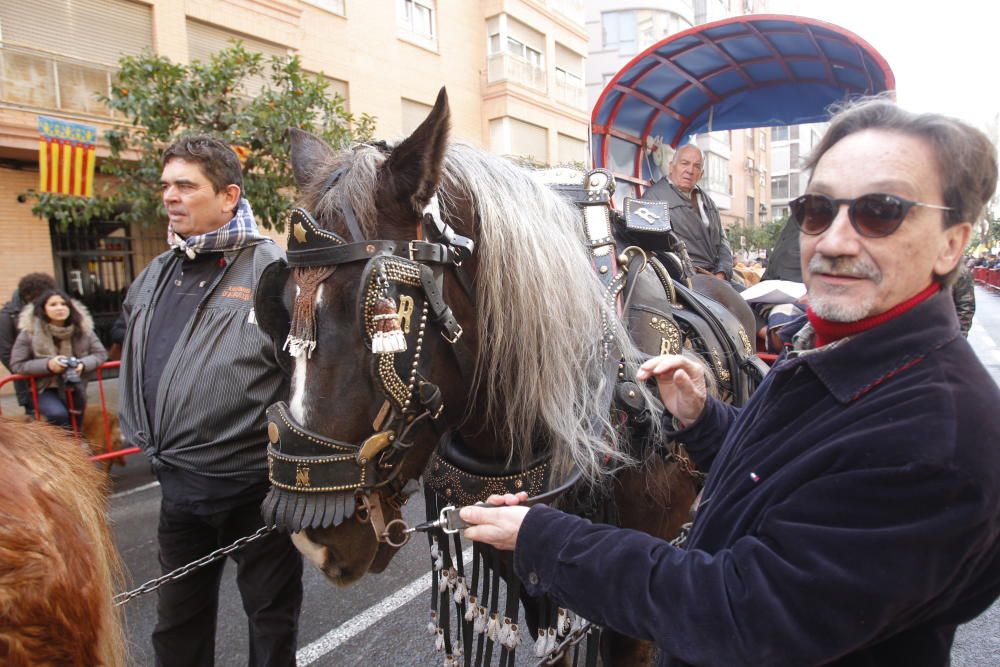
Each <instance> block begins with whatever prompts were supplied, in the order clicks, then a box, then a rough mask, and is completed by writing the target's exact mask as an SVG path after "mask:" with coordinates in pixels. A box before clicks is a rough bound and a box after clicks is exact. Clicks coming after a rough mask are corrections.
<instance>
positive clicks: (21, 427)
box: [0, 418, 126, 667]
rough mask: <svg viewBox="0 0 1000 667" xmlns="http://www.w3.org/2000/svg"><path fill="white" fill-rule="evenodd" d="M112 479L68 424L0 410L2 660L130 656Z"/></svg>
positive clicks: (112, 662) (118, 660)
mask: <svg viewBox="0 0 1000 667" xmlns="http://www.w3.org/2000/svg"><path fill="white" fill-rule="evenodd" d="M107 484H108V480H107V477H106V476H105V475H103V474H102V473H100V472H99V471H98V470H97V469H96V468H95V467H94V466H93V464H91V463H90V462H89V461H88V460H87V458H86V456H85V455H84V453H83V452H82V450H81V448H80V445H79V443H78V442H77V441H76V440H75V439H74V438H73V437H71V436H70V435H69V434H68V433H66V432H65V430H63V429H61V428H57V427H54V426H51V425H48V424H43V423H23V422H21V421H17V420H10V419H6V418H0V515H2V516H3V521H0V656H2V658H3V664H5V665H9V666H18V665H24V666H28V665H79V666H80V667H84V666H89V665H103V666H106V667H124V665H125V664H126V655H125V641H124V636H123V634H122V626H121V618H120V616H119V614H118V612H117V611H116V610H115V608H114V607H113V605H112V595H113V594H114V590H115V589H116V588H117V584H119V583H120V582H121V581H122V568H121V562H120V560H119V557H118V553H117V551H116V549H115V546H114V542H113V540H112V537H111V531H110V529H109V528H108V524H107V520H106V516H105V513H106V511H107V488H106V487H107Z"/></svg>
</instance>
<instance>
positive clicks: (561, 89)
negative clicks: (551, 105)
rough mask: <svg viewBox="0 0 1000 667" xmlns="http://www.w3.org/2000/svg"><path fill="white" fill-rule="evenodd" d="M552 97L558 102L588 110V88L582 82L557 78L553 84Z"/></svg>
mask: <svg viewBox="0 0 1000 667" xmlns="http://www.w3.org/2000/svg"><path fill="white" fill-rule="evenodd" d="M552 97H554V98H555V100H556V101H557V102H562V103H563V104H565V105H567V106H570V107H573V108H574V109H579V110H581V111H586V110H587V90H586V88H584V87H583V85H582V84H579V83H576V82H573V81H560V80H559V79H558V78H556V80H555V82H554V83H553V86H552Z"/></svg>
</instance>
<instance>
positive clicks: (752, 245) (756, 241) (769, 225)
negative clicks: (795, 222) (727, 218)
mask: <svg viewBox="0 0 1000 667" xmlns="http://www.w3.org/2000/svg"><path fill="white" fill-rule="evenodd" d="M786 222H788V218H777V219H775V220H769V221H767V222H764V223H761V224H759V225H748V224H745V223H740V224H736V225H733V226H732V227H730V228H729V229H728V230H727V231H726V238H728V239H729V245H730V246H732V248H733V250H739V249H740V248H741V247H742V248H745V249H746V250H750V251H757V250H767V251H770V250H771V248H773V247H774V243H775V242H776V241H777V240H778V235H779V234H781V230H782V229H783V228H784V226H785V223H786ZM740 239H743V241H744V242H745V243H744V245H743V246H741V245H740Z"/></svg>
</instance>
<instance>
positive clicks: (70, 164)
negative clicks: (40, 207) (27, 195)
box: [38, 116, 97, 197]
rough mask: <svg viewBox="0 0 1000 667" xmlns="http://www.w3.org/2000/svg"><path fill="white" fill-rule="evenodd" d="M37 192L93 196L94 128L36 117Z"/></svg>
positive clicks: (95, 135)
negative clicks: (37, 135)
mask: <svg viewBox="0 0 1000 667" xmlns="http://www.w3.org/2000/svg"><path fill="white" fill-rule="evenodd" d="M38 134H39V137H38V172H39V176H38V189H39V190H40V191H42V192H55V193H58V194H63V195H80V196H83V197H92V196H94V158H95V150H96V143H97V128H96V127H94V126H93V125H83V124H82V123H74V122H71V121H68V120H62V119H59V118H50V117H48V116H39V117H38Z"/></svg>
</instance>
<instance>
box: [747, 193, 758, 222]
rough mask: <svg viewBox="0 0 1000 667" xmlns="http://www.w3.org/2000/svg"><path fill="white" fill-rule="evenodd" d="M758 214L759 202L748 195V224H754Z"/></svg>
mask: <svg viewBox="0 0 1000 667" xmlns="http://www.w3.org/2000/svg"><path fill="white" fill-rule="evenodd" d="M756 215H757V202H755V201H754V198H753V197H747V224H748V225H752V224H754V220H755V219H756Z"/></svg>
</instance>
